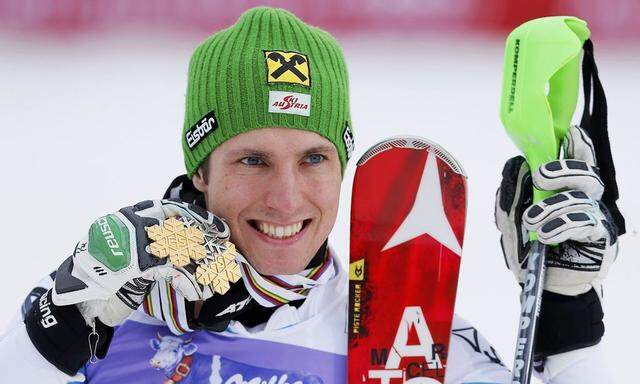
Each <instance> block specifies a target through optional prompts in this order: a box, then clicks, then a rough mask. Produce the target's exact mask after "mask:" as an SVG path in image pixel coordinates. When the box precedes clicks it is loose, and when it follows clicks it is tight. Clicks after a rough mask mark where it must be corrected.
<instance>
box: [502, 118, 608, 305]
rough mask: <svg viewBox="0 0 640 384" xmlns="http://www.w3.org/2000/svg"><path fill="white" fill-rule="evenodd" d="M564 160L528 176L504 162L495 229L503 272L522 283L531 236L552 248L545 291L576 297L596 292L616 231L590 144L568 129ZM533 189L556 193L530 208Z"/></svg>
mask: <svg viewBox="0 0 640 384" xmlns="http://www.w3.org/2000/svg"><path fill="white" fill-rule="evenodd" d="M563 149H564V154H565V158H564V159H563V160H556V161H552V162H549V163H547V164H544V165H542V166H541V167H540V168H539V169H537V170H535V172H533V175H532V174H531V172H530V170H529V165H528V164H527V162H526V161H525V159H524V158H523V157H522V156H517V157H514V158H512V159H510V160H508V161H507V163H506V164H505V166H504V169H503V171H502V177H503V178H502V183H501V185H500V188H499V189H498V192H497V196H496V206H495V219H496V225H497V227H498V229H499V230H500V232H501V234H502V236H501V239H500V242H501V245H502V251H503V253H504V257H505V261H506V264H507V267H508V268H509V269H510V270H511V271H512V272H513V273H514V274H515V276H516V279H517V280H518V282H519V283H523V281H524V278H525V274H526V267H527V253H528V251H529V248H530V241H529V233H530V232H535V233H537V235H538V240H539V241H540V242H542V243H544V244H549V245H554V246H551V247H548V250H547V259H546V266H547V274H546V280H545V290H547V291H550V292H554V293H557V294H561V295H568V296H577V295H580V294H584V293H586V292H588V291H590V290H591V288H592V287H593V288H595V291H596V292H597V293H598V295H599V296H601V288H600V284H601V281H602V280H603V279H604V278H605V276H606V274H607V271H608V269H609V266H610V265H611V263H612V262H613V261H614V260H615V258H616V255H617V250H618V246H617V242H616V240H617V228H616V226H615V224H614V223H613V220H612V218H611V216H610V215H609V212H608V210H607V207H606V206H605V205H604V204H603V203H602V202H601V201H600V198H601V197H602V193H603V191H604V184H603V182H602V180H601V179H600V176H599V172H598V168H597V167H596V158H595V152H594V148H593V144H592V142H591V139H590V138H589V136H588V135H587V133H586V132H585V131H584V130H583V129H581V128H579V127H575V126H574V127H571V128H570V129H569V131H568V133H567V136H566V137H565V139H564V141H563ZM532 185H535V186H536V188H538V189H541V190H546V191H558V193H556V194H554V195H553V196H551V197H548V198H546V199H544V200H543V201H540V202H538V203H536V204H532Z"/></svg>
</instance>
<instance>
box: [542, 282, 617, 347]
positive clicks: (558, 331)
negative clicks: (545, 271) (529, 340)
mask: <svg viewBox="0 0 640 384" xmlns="http://www.w3.org/2000/svg"><path fill="white" fill-rule="evenodd" d="M603 317H604V313H603V311H602V305H601V303H600V299H599V298H598V295H597V293H596V291H595V289H593V288H591V290H590V291H589V292H587V293H583V294H582V295H578V296H565V295H560V294H557V293H553V292H549V291H544V292H543V293H542V306H541V308H540V319H539V321H540V327H539V328H538V336H537V337H536V344H535V346H534V353H535V355H536V359H538V358H540V357H542V358H544V357H546V356H551V355H556V354H558V353H563V352H569V351H573V350H576V349H580V348H584V347H588V346H592V345H595V344H598V343H599V342H600V339H601V338H602V335H604V323H603V322H602V318H603Z"/></svg>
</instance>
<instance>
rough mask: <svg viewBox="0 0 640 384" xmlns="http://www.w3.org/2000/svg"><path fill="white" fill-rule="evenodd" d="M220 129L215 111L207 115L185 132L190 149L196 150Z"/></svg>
mask: <svg viewBox="0 0 640 384" xmlns="http://www.w3.org/2000/svg"><path fill="white" fill-rule="evenodd" d="M216 128H218V119H216V115H215V113H214V112H213V111H211V112H209V113H207V114H206V115H204V116H203V117H202V119H200V120H199V121H197V122H196V123H195V124H194V125H192V126H191V128H189V130H188V131H187V132H185V139H186V140H187V145H188V146H189V149H193V148H195V146H196V145H198V144H199V143H200V142H202V140H204V139H206V138H207V136H209V134H210V133H211V132H213V131H215V130H216Z"/></svg>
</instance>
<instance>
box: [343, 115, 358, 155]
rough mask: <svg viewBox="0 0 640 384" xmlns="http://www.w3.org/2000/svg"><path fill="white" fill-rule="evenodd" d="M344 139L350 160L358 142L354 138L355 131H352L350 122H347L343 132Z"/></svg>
mask: <svg viewBox="0 0 640 384" xmlns="http://www.w3.org/2000/svg"><path fill="white" fill-rule="evenodd" d="M342 141H343V142H344V147H345V149H346V152H347V160H349V159H350V158H351V155H353V150H354V149H355V148H356V143H355V141H354V140H353V132H352V131H351V127H350V126H349V123H346V124H345V126H344V132H342Z"/></svg>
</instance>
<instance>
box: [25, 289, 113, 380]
mask: <svg viewBox="0 0 640 384" xmlns="http://www.w3.org/2000/svg"><path fill="white" fill-rule="evenodd" d="M24 323H25V326H26V328H27V333H28V335H29V339H31V343H32V344H33V346H34V347H35V348H36V349H37V350H38V352H40V354H41V355H42V357H44V358H45V359H46V360H47V361H48V362H50V363H51V364H53V365H54V366H55V367H56V368H58V369H59V370H60V371H62V372H64V373H66V374H67V375H70V376H73V375H75V374H76V373H77V372H78V370H79V369H80V368H82V366H83V365H85V364H86V363H87V361H88V360H89V358H90V357H91V353H90V349H89V341H88V340H89V339H88V338H89V334H90V333H91V331H92V330H91V327H89V326H88V325H87V323H86V321H85V319H84V317H83V316H82V314H81V313H80V310H79V309H78V308H77V307H76V306H75V305H65V306H57V305H55V304H54V303H53V301H52V299H51V290H49V291H47V292H46V293H45V294H43V295H42V296H41V297H40V298H39V299H38V300H36V301H35V302H34V303H33V306H32V307H31V310H30V311H29V313H27V315H26V316H25V319H24ZM96 333H98V336H99V339H98V343H97V348H96V351H95V354H96V357H98V358H103V357H104V356H106V354H107V351H108V349H109V344H110V343H111V338H112V337H113V328H111V327H108V326H106V325H104V324H102V323H101V322H100V321H99V320H98V319H96Z"/></svg>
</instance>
